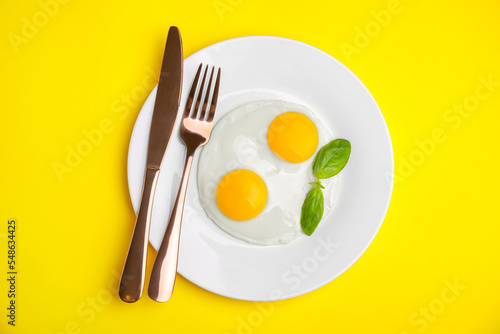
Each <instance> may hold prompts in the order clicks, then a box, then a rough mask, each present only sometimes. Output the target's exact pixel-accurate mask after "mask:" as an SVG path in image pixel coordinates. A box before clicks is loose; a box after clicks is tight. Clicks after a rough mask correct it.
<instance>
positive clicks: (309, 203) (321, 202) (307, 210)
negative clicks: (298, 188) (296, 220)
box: [300, 185, 325, 235]
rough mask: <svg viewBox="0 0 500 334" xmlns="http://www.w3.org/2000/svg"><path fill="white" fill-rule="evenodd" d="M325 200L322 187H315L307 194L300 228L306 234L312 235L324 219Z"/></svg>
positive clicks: (301, 213)
mask: <svg viewBox="0 0 500 334" xmlns="http://www.w3.org/2000/svg"><path fill="white" fill-rule="evenodd" d="M324 207H325V198H324V197H323V192H322V191H321V188H320V185H317V186H315V187H314V188H312V189H311V191H309V193H308V194H307V197H306V200H305V201H304V204H302V210H301V212H300V226H301V227H302V231H304V233H305V234H307V235H311V234H313V232H314V230H315V229H316V227H317V226H318V224H319V221H320V220H321V217H323V209H324Z"/></svg>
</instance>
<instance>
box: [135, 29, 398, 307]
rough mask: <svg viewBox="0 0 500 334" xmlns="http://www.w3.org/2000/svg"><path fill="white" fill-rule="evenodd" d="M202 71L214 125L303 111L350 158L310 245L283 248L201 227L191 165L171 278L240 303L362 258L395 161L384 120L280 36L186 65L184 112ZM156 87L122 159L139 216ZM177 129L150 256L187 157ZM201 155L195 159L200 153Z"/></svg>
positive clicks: (303, 49) (337, 67)
mask: <svg viewBox="0 0 500 334" xmlns="http://www.w3.org/2000/svg"><path fill="white" fill-rule="evenodd" d="M200 63H204V64H211V65H215V66H219V67H221V68H222V80H221V85H220V95H219V103H218V107H217V112H216V119H215V122H216V121H217V120H218V119H220V118H221V117H222V116H224V115H225V114H226V113H228V112H229V111H231V110H233V109H234V108H236V107H238V106H240V105H242V104H245V103H248V102H252V101H256V100H267V99H278V100H285V101H290V102H294V103H298V104H302V105H304V106H306V107H308V108H309V109H311V110H313V111H315V112H316V113H317V114H319V115H320V116H321V118H322V119H323V120H324V121H325V122H326V123H327V126H328V127H329V128H330V129H331V131H332V133H333V134H334V137H335V138H346V139H348V140H349V141H350V142H351V145H352V153H351V157H350V159H349V162H348V164H347V166H346V167H345V169H344V170H343V171H342V172H341V173H340V174H339V175H337V176H335V177H337V178H338V184H339V188H338V190H337V194H336V199H335V204H334V206H333V209H332V212H330V214H329V215H328V216H326V217H324V218H323V220H322V221H321V223H320V225H319V227H318V228H317V230H316V231H315V233H314V234H313V235H312V236H311V237H301V238H299V239H298V240H296V241H294V242H292V243H290V244H287V245H282V246H258V245H252V244H249V243H247V242H245V241H241V240H238V239H236V238H234V237H232V236H230V235H229V234H227V233H226V232H224V231H222V230H221V229H220V228H219V227H217V226H216V225H215V224H214V223H213V222H212V221H211V220H210V219H209V218H207V216H206V214H205V212H204V210H203V208H202V207H201V205H200V202H199V198H198V192H197V189H198V185H197V173H198V168H197V167H198V164H197V162H198V159H197V157H198V156H196V157H195V161H194V164H193V169H192V172H191V178H190V182H189V187H188V193H187V199H186V206H185V211H184V220H183V223H182V235H181V244H180V254H179V266H178V272H179V274H181V275H182V276H184V277H185V278H187V279H188V280H190V281H191V282H193V283H194V284H197V285H198V286H200V287H202V288H205V289H207V290H209V291H212V292H214V293H217V294H220V295H223V296H227V297H231V298H236V299H243V300H258V301H269V300H278V299H285V298H291V297H295V296H299V295H301V294H304V293H307V292H309V291H312V290H315V289H317V288H319V287H321V286H323V285H324V284H326V283H328V282H330V281H332V280H333V279H335V278H336V277H338V276H339V275H340V274H342V273H343V272H344V271H345V270H347V269H348V268H349V267H350V266H351V265H352V264H353V263H354V262H355V261H356V260H357V259H358V258H359V257H360V256H361V254H363V252H364V251H365V250H366V248H367V247H368V246H369V245H370V243H371V241H372V240H373V238H374V237H375V235H376V234H377V231H378V230H379V228H380V225H381V224H382V221H383V219H384V217H385V214H386V211H387V208H388V206H389V201H390V198H391V193H392V181H391V178H390V177H387V176H388V175H389V176H390V175H393V172H394V160H393V153H392V145H391V140H390V136H389V132H388V129H387V125H386V123H385V121H384V118H383V116H382V113H381V112H380V109H379V108H378V106H377V104H376V102H375V100H374V99H373V97H372V96H371V95H370V93H369V91H368V90H367V89H366V87H365V86H364V85H363V84H362V83H361V81H360V80H359V79H358V78H357V77H356V76H355V75H354V74H353V73H352V72H351V71H349V70H348V69H347V68H346V67H345V66H344V65H342V64H341V63H340V62H339V61H337V60H336V59H334V58H333V57H331V56H330V55H328V54H326V53H324V52H323V51H320V50H319V49H316V48H314V47H312V46H309V45H307V44H303V43H300V42H297V41H294V40H289V39H284V38H278V37H265V36H255V37H244V38H235V39H230V40H227V41H223V42H220V43H217V44H214V45H211V46H209V47H206V48H204V49H202V50H200V51H198V52H197V53H195V54H193V55H191V56H190V57H188V58H187V59H186V60H185V61H184V83H183V88H182V98H181V110H183V108H184V105H185V102H186V97H187V94H188V92H189V88H190V86H191V83H192V80H193V77H194V74H195V71H196V69H197V67H198V65H199V64H200ZM155 97H156V88H155V89H154V90H153V91H152V92H151V94H150V96H149V97H148V99H147V100H146V102H145V103H144V106H143V107H142V110H141V112H140V114H139V116H138V118H137V121H136V124H135V127H134V131H133V133H132V138H131V140H130V147H129V155H128V182H129V190H130V197H131V200H132V204H133V206H134V209H135V210H136V212H137V210H138V207H139V202H140V196H141V190H142V182H143V177H144V169H145V164H146V155H147V144H148V136H149V128H150V123H151V118H152V114H153V106H154V100H155ZM180 120H181V117H180V116H179V119H178V124H177V126H176V130H175V133H174V134H173V137H172V141H171V143H170V146H169V148H168V151H167V154H166V156H165V158H164V161H163V165H162V169H161V173H160V177H159V180H158V187H157V190H156V196H155V200H154V205H153V213H152V215H153V216H152V225H151V231H150V238H149V240H150V242H151V244H152V245H153V247H154V248H155V249H158V248H159V246H160V244H161V240H162V238H163V234H164V231H165V229H166V224H167V223H168V218H169V214H170V210H171V207H172V205H173V202H174V201H175V195H176V192H177V189H178V184H179V180H180V175H181V173H182V167H183V164H184V152H185V148H184V145H183V144H182V142H181V140H180V138H179V134H178V128H179V127H178V126H179V122H180ZM198 154H199V152H198Z"/></svg>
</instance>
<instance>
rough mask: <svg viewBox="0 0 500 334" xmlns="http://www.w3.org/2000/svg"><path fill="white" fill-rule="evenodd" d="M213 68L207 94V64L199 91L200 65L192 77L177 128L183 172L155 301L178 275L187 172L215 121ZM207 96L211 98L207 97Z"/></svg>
mask: <svg viewBox="0 0 500 334" xmlns="http://www.w3.org/2000/svg"><path fill="white" fill-rule="evenodd" d="M214 69H215V68H212V71H211V73H210V78H209V79H208V87H207V89H206V91H204V90H203V87H204V85H205V81H206V80H205V79H206V77H207V73H208V71H209V69H208V65H207V66H206V69H205V71H204V74H203V79H202V80H201V84H200V89H199V90H198V92H197V89H196V88H197V86H198V81H199V78H200V72H201V70H202V64H200V66H199V68H198V71H197V73H196V76H195V78H194V81H193V85H192V86H191V91H190V92H189V97H188V100H187V103H186V107H185V110H184V116H183V119H182V122H181V126H180V137H181V139H182V141H183V142H184V145H185V146H186V161H185V165H184V172H183V173H182V178H181V182H180V186H179V192H178V193H177V198H176V200H175V204H174V207H173V210H172V213H171V215H170V220H169V222H168V226H167V230H166V232H165V236H164V237H163V241H162V243H161V246H160V249H159V251H158V254H157V256H156V260H155V263H154V266H153V271H152V273H151V278H150V281H149V288H148V294H149V297H151V299H153V300H156V301H158V302H166V301H167V300H169V299H170V297H171V296H172V292H173V289H174V284H175V276H176V273H177V258H178V253H179V239H180V233H181V223H182V213H183V210H184V200H185V198H186V191H187V185H188V180H189V173H190V171H191V165H192V163H193V157H194V154H195V152H196V150H197V149H198V148H199V147H201V146H203V145H205V144H206V143H207V141H208V139H209V138H210V132H211V130H212V121H213V119H214V115H215V108H216V105H217V97H218V94H219V82H220V75H221V74H220V73H221V70H220V68H219V69H218V70H217V78H216V79H215V87H214V89H213V92H211V86H212V81H213V75H214ZM195 95H197V98H196V103H195V106H194V108H192V105H193V101H194V100H195ZM203 96H205V98H204V102H203V104H202V105H201V111H199V108H200V104H201V100H202V98H203ZM210 96H211V98H209V97H210ZM191 109H193V110H191Z"/></svg>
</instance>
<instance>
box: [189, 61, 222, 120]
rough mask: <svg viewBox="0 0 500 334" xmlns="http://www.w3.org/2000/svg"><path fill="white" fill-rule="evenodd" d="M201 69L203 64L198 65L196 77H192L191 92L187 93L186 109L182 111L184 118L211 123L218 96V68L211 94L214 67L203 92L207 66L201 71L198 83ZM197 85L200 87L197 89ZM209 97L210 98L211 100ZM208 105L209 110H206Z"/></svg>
mask: <svg viewBox="0 0 500 334" xmlns="http://www.w3.org/2000/svg"><path fill="white" fill-rule="evenodd" d="M202 67H203V64H200V66H199V67H198V71H197V72H196V76H195V77H194V80H193V84H192V86H191V91H190V92H189V97H188V100H187V103H186V108H185V109H184V117H191V118H193V119H200V120H206V121H208V122H211V121H212V120H213V118H214V114H215V106H216V103H217V97H218V95H219V82H220V68H219V69H218V70H217V78H216V79H215V87H214V88H213V93H212V94H210V93H211V92H212V90H211V89H212V82H213V76H214V71H215V66H213V67H212V71H211V72H210V78H209V79H208V87H207V89H206V90H203V87H204V86H205V83H206V82H207V80H206V77H207V73H208V65H206V66H205V69H204V70H203V79H201V81H200V80H199V79H200V74H201V71H202ZM198 81H200V82H198ZM198 85H199V86H200V87H199V89H198ZM195 95H196V103H195V105H194V108H192V105H193V101H194V100H195ZM210 96H211V97H212V98H211V99H210ZM202 98H204V100H203V105H201V107H200V104H201V100H202ZM209 99H210V101H209ZM209 105H210V109H208V106H209ZM207 109H208V111H207Z"/></svg>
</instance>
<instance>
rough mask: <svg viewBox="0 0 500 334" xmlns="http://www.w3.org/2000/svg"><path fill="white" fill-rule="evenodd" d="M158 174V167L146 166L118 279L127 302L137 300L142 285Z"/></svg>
mask: <svg viewBox="0 0 500 334" xmlns="http://www.w3.org/2000/svg"><path fill="white" fill-rule="evenodd" d="M158 175H160V170H159V169H152V168H149V167H148V168H146V174H145V176H144V185H143V188H142V198H141V205H140V207H139V212H138V213H137V218H136V221H135V228H134V233H133V235H132V240H131V241H130V247H129V249H128V255H127V259H126V260H125V265H124V266H123V272H122V277H121V279H120V288H119V290H118V294H119V295H120V298H121V299H122V300H123V301H124V302H127V303H133V302H135V301H137V300H139V298H141V295H142V289H143V287H144V276H145V275H146V255H147V251H148V243H149V226H150V225H151V212H152V209H153V198H154V193H155V189H156V183H157V182H158Z"/></svg>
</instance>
